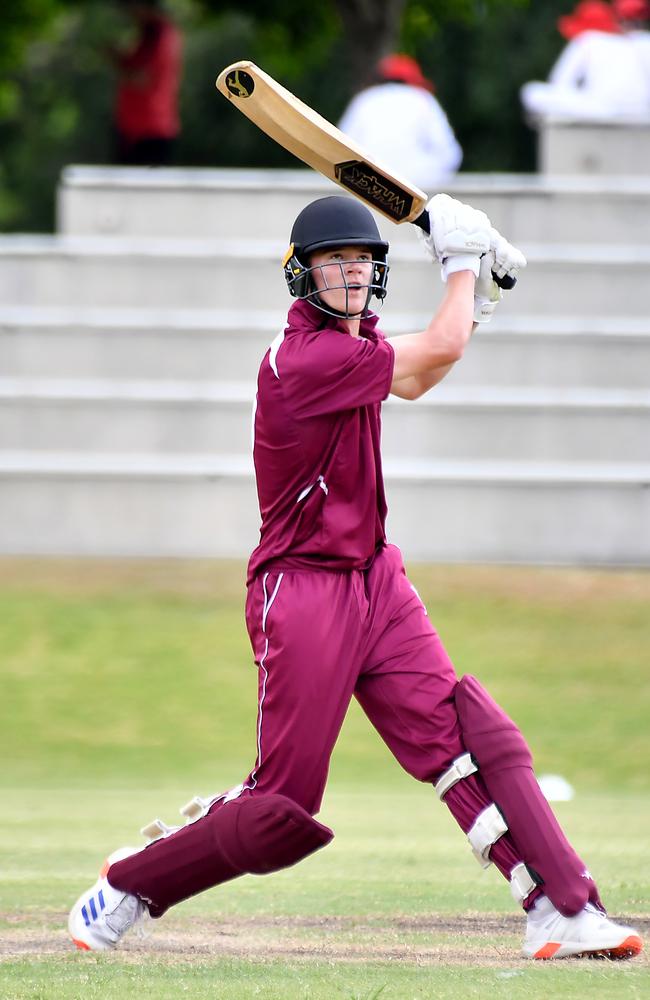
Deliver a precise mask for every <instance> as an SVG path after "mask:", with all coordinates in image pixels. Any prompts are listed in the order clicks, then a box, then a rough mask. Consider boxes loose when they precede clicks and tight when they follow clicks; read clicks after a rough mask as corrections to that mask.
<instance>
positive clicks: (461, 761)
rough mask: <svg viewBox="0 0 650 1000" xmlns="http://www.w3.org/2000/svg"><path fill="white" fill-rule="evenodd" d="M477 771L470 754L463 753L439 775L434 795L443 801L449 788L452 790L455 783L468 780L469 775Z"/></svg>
mask: <svg viewBox="0 0 650 1000" xmlns="http://www.w3.org/2000/svg"><path fill="white" fill-rule="evenodd" d="M476 771H478V767H477V766H476V761H475V760H474V758H473V757H472V755H471V753H463V754H461V755H460V757H456V759H455V760H454V761H452V764H451V767H449V768H447V770H446V771H445V772H444V774H441V775H440V777H439V778H438V780H437V781H436V783H435V785H434V786H433V787H434V788H435V790H436V794H437V796H438V798H439V799H443V798H444V797H445V795H446V794H447V792H448V791H449V789H450V788H453V787H454V785H455V784H456V782H457V781H460V780H461V779H462V778H468V777H469V775H470V774H474V773H475V772H476Z"/></svg>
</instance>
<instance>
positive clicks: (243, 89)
mask: <svg viewBox="0 0 650 1000" xmlns="http://www.w3.org/2000/svg"><path fill="white" fill-rule="evenodd" d="M226 87H227V88H228V90H229V91H230V93H231V94H233V95H234V96H235V97H250V96H251V94H252V93H253V91H254V90H255V81H254V80H253V77H252V76H251V75H250V73H245V72H244V70H243V69H236V70H235V71H234V73H229V74H228V76H227V77H226Z"/></svg>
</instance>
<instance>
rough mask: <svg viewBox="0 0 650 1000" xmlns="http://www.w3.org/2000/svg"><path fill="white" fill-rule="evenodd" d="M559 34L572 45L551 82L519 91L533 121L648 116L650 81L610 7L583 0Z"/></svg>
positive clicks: (562, 23) (564, 19) (562, 20)
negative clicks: (551, 118)
mask: <svg viewBox="0 0 650 1000" xmlns="http://www.w3.org/2000/svg"><path fill="white" fill-rule="evenodd" d="M558 30H559V31H560V33H561V34H562V35H563V37H564V38H566V39H567V40H568V42H569V44H568V45H567V46H566V48H565V49H564V50H563V52H562V53H561V55H560V57H559V58H558V60H557V62H556V63H555V65H554V66H553V68H552V70H551V72H550V74H549V78H548V82H546V83H542V82H538V81H532V82H530V83H526V84H524V86H523V87H522V90H521V100H522V104H523V106H524V108H525V110H526V112H527V114H528V116H529V118H530V119H531V120H533V121H535V120H539V119H541V118H546V117H553V118H571V119H575V120H582V121H584V120H595V119H617V118H621V119H625V118H635V117H638V116H644V115H646V114H647V113H648V107H649V106H650V77H648V74H647V73H646V72H645V71H644V66H643V63H642V60H641V59H640V58H639V57H638V56H636V55H635V54H634V52H633V49H632V43H631V41H630V36H629V35H628V34H627V33H623V32H622V31H621V29H620V26H619V24H618V22H617V20H616V17H615V12H614V9H613V8H612V7H610V6H609V4H606V3H600V2H598V0H583V2H582V3H579V4H578V6H577V7H576V8H575V10H574V12H573V13H572V14H569V15H566V16H564V17H561V18H559V20H558Z"/></svg>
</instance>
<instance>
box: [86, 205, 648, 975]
mask: <svg viewBox="0 0 650 1000" xmlns="http://www.w3.org/2000/svg"><path fill="white" fill-rule="evenodd" d="M427 210H428V213H429V219H430V235H429V236H426V237H424V236H423V239H424V243H425V248H426V250H427V252H428V253H429V254H430V255H431V257H432V258H433V261H434V262H435V263H436V264H439V265H440V266H441V268H442V277H443V281H444V282H445V293H444V297H443V300H442V302H441V305H440V307H439V308H438V310H437V311H436V313H435V315H434V316H433V318H432V319H431V321H430V322H429V325H428V326H427V328H426V329H425V330H422V331H421V332H419V333H412V334H407V335H404V336H400V337H391V338H387V337H386V336H385V335H384V333H383V332H381V330H380V329H379V327H378V318H377V316H376V315H375V314H373V313H372V312H371V311H370V308H369V307H370V302H371V299H372V297H373V296H374V297H375V298H377V299H379V300H382V299H383V298H384V297H385V295H386V292H387V284H388V272H389V266H388V244H387V243H386V242H385V241H384V240H383V239H382V238H381V235H380V233H379V230H378V229H377V226H376V224H375V221H374V218H373V216H372V215H371V213H370V212H369V211H368V209H366V208H365V206H363V205H361V204H360V203H359V202H358V201H355V200H353V199H351V198H348V197H346V196H333V197H327V198H321V199H318V200H317V201H314V202H312V203H311V204H309V205H307V207H306V208H304V209H303V210H302V211H301V212H300V214H299V215H298V217H297V218H296V220H295V222H294V225H293V229H292V231H291V237H290V246H289V249H288V250H287V253H286V255H285V258H284V262H283V264H284V274H285V279H286V282H287V285H288V288H289V292H290V294H291V295H292V296H293V297H294V299H295V302H294V303H293V304H292V305H291V308H290V310H289V314H288V317H287V322H286V326H285V328H284V329H283V330H282V332H281V333H280V334H279V335H278V336H277V337H276V339H275V340H274V341H273V343H272V344H271V346H270V348H269V349H268V351H267V352H266V354H265V356H264V358H263V360H262V363H261V366H260V370H259V376H258V383H257V398H256V407H255V416H254V448H253V451H254V461H255V472H256V481H257V493H258V498H259V506H260V512H261V520H262V523H261V531H260V542H259V545H258V546H257V548H256V549H255V551H254V552H253V554H252V556H251V558H250V562H249V566H248V580H247V584H248V593H247V603H246V623H247V627H248V632H249V635H250V640H251V644H252V648H253V654H254V657H255V661H256V663H257V666H258V670H259V687H258V694H259V697H258V708H257V758H256V761H255V765H254V767H253V769H252V771H251V772H250V773H249V774H248V776H247V777H246V778H245V780H244V781H243V782H242V783H241V784H240V785H237V786H236V787H235V788H233V789H230V790H229V791H227V792H224V793H222V794H219V795H215V796H213V797H212V798H208V799H202V798H196V799H194V800H192V802H190V803H189V804H188V806H186V807H185V808H184V809H183V810H182V812H183V813H184V815H185V816H186V818H187V823H186V824H185V825H184V826H182V827H176V828H172V827H168V826H166V825H165V824H164V823H162V822H161V821H159V820H158V821H154V823H153V824H152V825H151V826H150V828H149V830H148V832H149V834H150V835H151V836H153V837H154V838H155V839H153V840H152V842H151V843H149V844H148V845H147V846H146V847H143V848H140V849H135V848H125V849H122V850H120V851H116V852H115V853H114V854H113V855H111V856H110V857H109V859H108V861H107V863H106V865H105V867H104V869H103V870H102V873H101V875H100V877H99V880H98V881H97V882H96V883H95V884H94V885H93V886H92V887H91V888H90V889H89V890H88V891H87V892H85V893H84V894H83V895H82V896H81V897H80V898H79V900H78V901H77V902H76V903H75V905H74V907H73V908H72V911H71V913H70V918H69V930H70V935H71V937H72V939H73V941H74V942H75V944H76V945H77V946H78V947H79V948H83V949H89V950H105V949H109V948H113V947H114V946H115V945H116V944H117V943H118V942H119V941H120V939H121V938H122V937H123V935H124V934H125V933H126V932H127V931H128V930H129V929H130V928H131V927H133V926H134V924H136V923H137V922H138V921H139V920H140V919H141V917H142V916H143V915H144V914H145V913H146V912H147V911H148V912H149V914H150V915H151V916H152V917H154V918H158V917H161V916H162V915H163V914H164V913H165V912H166V911H167V910H168V909H169V907H171V906H174V905H175V904H176V903H179V902H180V901H181V900H184V899H187V898H188V897H190V896H193V895H195V894H196V893H200V892H204V891H205V890H207V889H210V888H212V887H213V886H217V885H219V884H221V883H223V882H227V881H228V880H230V879H234V878H237V877H238V876H239V875H242V874H245V873H254V874H258V875H259V874H264V873H266V872H273V871H276V870H278V869H280V868H284V867H287V866H289V865H293V864H295V863H296V862H298V861H300V860H301V859H302V858H304V857H306V856H307V855H309V854H311V853H312V852H313V851H316V850H318V849H319V848H321V847H324V846H325V845H326V844H327V843H329V841H330V840H331V839H332V837H333V832H332V831H331V830H330V829H328V828H327V827H326V826H324V825H323V824H321V823H319V822H318V821H317V820H316V819H315V818H314V817H315V816H316V815H317V814H318V811H319V809H320V806H321V800H322V797H323V793H324V789H325V784H326V780H327V772H328V767H329V761H330V756H331V753H332V750H333V747H334V744H335V742H336V739H337V736H338V734H339V731H340V728H341V725H342V723H343V719H344V717H345V714H346V712H347V709H348V706H349V704H350V700H351V699H352V697H355V698H356V699H357V700H358V702H359V704H360V705H361V707H362V709H363V711H364V712H365V714H366V715H367V717H368V719H369V720H370V722H371V723H372V725H373V726H374V727H375V728H376V729H377V731H378V732H379V733H380V735H381V737H382V738H383V740H384V741H385V742H386V744H387V746H388V747H389V748H390V750H391V751H392V753H393V754H394V755H395V757H396V758H397V760H398V761H399V763H400V764H401V765H402V767H403V768H404V769H405V770H406V771H407V772H408V773H409V774H410V775H412V776H413V777H414V778H416V779H417V780H418V781H422V782H426V783H428V784H430V785H431V786H432V788H433V790H434V792H435V794H436V795H437V796H438V798H439V799H441V800H442V802H444V804H445V805H446V806H447V808H448V809H449V810H450V812H451V813H452V815H453V816H454V818H455V820H456V821H457V823H458V825H459V826H460V828H461V830H462V831H463V833H464V834H465V836H466V837H467V840H468V842H469V847H470V849H471V852H472V853H473V855H474V858H475V862H472V863H476V862H477V863H478V864H479V865H480V866H481V867H482V868H487V867H488V866H489V865H491V864H494V865H496V867H497V869H498V870H499V872H501V874H502V875H503V877H504V879H505V880H506V883H507V885H508V886H509V889H510V891H511V893H512V896H513V898H514V900H515V902H516V903H517V904H518V905H520V906H521V907H523V910H524V912H525V914H526V931H525V939H524V944H523V954H524V956H526V957H527V958H531V959H561V958H566V957H569V956H581V957H588V956H605V957H608V958H612V959H614V958H618V959H625V958H630V957H632V956H634V955H637V954H638V953H639V952H640V951H641V948H642V942H641V938H640V937H639V935H638V934H637V933H636V931H635V930H633V929H632V928H631V927H626V926H622V925H619V924H617V923H614V922H613V921H612V920H610V919H609V918H608V917H607V915H606V912H605V909H604V907H603V904H602V902H601V898H600V895H599V892H598V888H597V887H596V884H595V883H594V880H593V878H592V877H591V875H590V873H589V871H588V870H587V867H586V865H585V863H584V861H582V860H581V858H580V857H579V856H578V855H577V854H576V852H575V851H574V849H573V848H572V846H571V845H570V844H569V842H568V841H567V839H566V837H565V835H564V833H563V832H562V830H561V828H560V826H559V824H558V822H557V820H556V818H555V816H554V814H553V812H552V811H551V809H550V807H549V805H548V803H547V801H546V799H545V798H544V796H543V795H542V792H541V790H540V788H539V785H538V783H537V780H536V778H535V774H534V772H533V766H532V758H531V753H530V750H529V748H528V745H527V743H526V741H525V739H524V737H523V736H522V734H521V732H520V731H519V729H518V728H517V726H516V725H515V723H514V722H513V721H512V720H511V719H510V718H509V717H508V716H507V715H506V713H505V712H504V711H503V709H501V708H500V707H499V705H497V704H496V702H495V701H493V699H492V698H491V697H490V695H489V694H488V692H487V691H486V690H485V689H484V688H483V687H482V685H481V684H480V683H479V681H478V680H477V679H476V678H475V677H472V676H463V677H461V678H460V679H459V678H458V677H457V676H456V673H455V671H454V667H453V665H452V663H451V661H450V659H449V657H448V655H447V653H446V652H445V649H444V646H443V644H442V642H441V640H440V638H439V636H438V634H437V632H436V630H435V628H434V626H433V625H432V623H431V621H430V620H429V618H428V615H427V612H426V609H425V608H424V606H423V604H422V602H421V600H420V598H419V596H418V594H417V593H416V591H415V589H414V588H413V586H412V585H411V584H410V583H409V580H408V578H407V576H406V574H405V571H404V566H403V562H402V556H401V553H400V551H399V549H398V548H397V547H396V546H395V545H393V544H389V543H388V541H387V539H386V532H385V520H386V513H387V506H386V497H385V492H384V482H383V477H382V459H381V452H380V436H381V404H382V401H383V400H385V399H386V398H387V396H388V395H389V393H393V394H394V395H396V396H400V397H402V398H403V399H417V398H419V397H420V396H422V395H423V394H424V393H425V392H428V391H429V390H430V389H432V388H433V387H434V386H436V385H437V384H438V383H439V382H440V381H441V379H443V378H444V377H445V375H446V374H447V373H448V372H449V371H450V369H451V368H452V366H453V365H454V364H456V363H457V362H458V361H460V360H461V358H462V356H463V352H464V351H465V349H466V348H467V345H468V343H469V340H470V337H471V335H472V332H473V330H474V328H475V324H476V323H484V322H488V321H489V320H490V318H491V316H492V314H493V312H494V309H495V308H496V307H497V305H498V302H499V299H500V297H501V292H500V290H499V288H498V287H497V285H496V283H495V281H494V279H493V272H494V273H495V274H496V275H497V276H498V277H504V276H508V277H510V278H516V276H517V274H518V272H519V271H520V269H521V268H523V267H524V266H525V264H526V261H525V259H524V257H523V255H522V254H521V253H520V251H519V250H517V249H516V248H515V247H513V246H512V245H511V244H510V243H508V242H507V241H506V240H505V239H504V238H503V237H502V236H501V235H500V234H499V233H498V232H497V231H496V230H495V229H494V228H492V226H491V225H490V221H489V219H488V218H487V216H486V215H485V214H484V213H483V212H480V211H477V210H475V209H473V208H471V207H470V206H468V205H465V204H462V203H461V202H459V201H456V200H455V199H453V198H450V197H448V196H447V195H444V194H440V195H436V196H435V197H434V198H433V199H432V200H431V201H430V202H429V204H428V206H427ZM439 527H440V530H443V531H444V525H440V526H439Z"/></svg>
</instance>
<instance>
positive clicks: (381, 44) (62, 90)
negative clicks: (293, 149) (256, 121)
mask: <svg viewBox="0 0 650 1000" xmlns="http://www.w3.org/2000/svg"><path fill="white" fill-rule="evenodd" d="M572 7H573V3H572V2H571V0H547V2H546V3H545V4H543V5H542V4H537V3H534V2H533V0H384V2H382V3H378V2H377V0H321V2H320V3H319V4H307V3H305V0H282V2H280V0H265V2H264V4H259V5H252V4H250V5H242V4H241V3H234V2H232V3H229V2H222V0H214V2H211V0H167V8H168V9H169V11H170V12H171V13H172V15H173V16H174V17H175V19H176V20H177V22H178V23H179V25H180V26H181V28H182V30H183V34H184V38H185V70H184V79H183V85H182V92H181V118H182V122H183V132H182V136H181V139H180V142H179V146H178V150H177V156H176V161H177V163H178V164H179V165H195V166H296V165H297V164H296V161H295V160H294V159H293V158H292V157H291V156H290V155H289V154H287V153H286V152H285V151H284V150H282V149H280V148H279V147H278V146H277V145H276V144H274V143H273V142H271V141H270V140H269V139H267V138H266V137H265V136H264V135H262V133H260V132H259V131H258V130H257V129H255V128H253V127H252V126H251V124H250V123H249V122H248V120H247V119H246V118H244V117H243V116H241V115H236V114H234V113H233V111H232V109H228V107H227V105H226V103H225V102H224V101H223V99H222V98H221V97H220V96H219V95H218V94H217V93H216V91H215V89H214V79H215V77H216V75H217V73H218V71H219V70H220V69H221V68H222V67H223V66H225V65H227V64H228V63H229V62H233V61H235V60H236V59H241V58H251V59H253V60H254V61H255V62H258V63H259V64H260V65H262V66H263V67H264V68H265V69H267V70H268V72H270V73H271V74H272V75H273V76H275V77H277V78H278V79H280V80H281V81H282V82H283V83H284V84H285V85H286V86H288V87H289V88H290V89H291V90H293V91H294V92H295V93H297V94H299V96H300V97H301V98H302V99H303V100H305V101H306V102H307V103H308V104H310V105H311V106H313V107H314V108H316V109H317V110H318V111H320V113H321V114H323V115H324V116H325V117H326V118H328V119H329V120H331V121H337V120H338V118H339V117H340V115H341V113H342V111H343V108H344V106H345V104H346V103H347V101H348V100H349V98H350V97H351V96H352V94H353V93H354V92H355V91H356V90H358V89H359V88H360V87H361V86H363V85H364V84H365V83H366V82H367V80H368V77H369V74H370V73H371V71H372V68H373V66H374V64H375V62H376V59H377V58H379V57H380V56H382V55H384V54H386V53H388V52H390V51H404V52H408V53H410V54H411V55H413V56H415V57H416V58H417V59H418V60H419V62H420V63H421V65H422V67H423V69H424V72H425V74H426V75H427V76H428V77H430V78H431V79H433V80H434V82H435V85H436V91H437V96H438V97H439V99H440V100H441V102H442V104H443V106H444V107H445V109H446V110H447V113H448V115H449V118H450V120H451V122H452V125H453V127H454V129H455V131H456V133H457V135H458V137H459V140H460V142H461V145H462V146H463V148H464V151H465V159H464V162H463V169H464V170H499V171H511V170H530V169H533V167H534V153H535V146H534V135H533V134H532V133H531V131H530V130H529V129H528V128H527V127H526V125H525V123H524V121H523V117H522V112H521V107H520V104H519V97H518V91H519V87H520V86H521V84H522V83H523V82H525V81H526V80H529V79H535V78H544V77H545V76H546V75H547V73H548V69H549V67H550V65H551V64H552V62H553V60H554V59H555V58H556V56H557V54H558V52H559V51H560V49H561V46H562V39H561V38H560V36H559V34H558V33H557V31H556V29H555V22H556V19H557V16H558V14H559V13H563V12H566V11H567V10H569V9H571V8H572ZM128 30H129V29H128V24H127V22H126V20H125V19H124V17H123V16H122V12H121V11H120V10H119V4H116V3H107V2H106V0H85V2H84V0H21V2H20V3H8V4H0V70H2V73H1V74H0V149H1V150H2V154H1V158H0V227H1V228H3V229H5V230H20V229H22V230H45V229H49V228H51V227H52V225H53V222H54V219H53V216H54V193H55V189H56V185H57V182H58V178H59V175H60V171H61V169H62V167H63V166H65V164H67V163H71V162H75V163H106V162H109V161H110V156H111V149H112V124H111V104H112V94H113V87H114V80H113V78H112V73H111V70H110V67H109V65H108V63H107V61H106V60H105V58H104V56H103V54H102V52H103V48H104V46H105V45H106V44H108V43H111V44H113V43H115V41H116V40H118V39H120V38H126V36H127V33H128Z"/></svg>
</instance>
